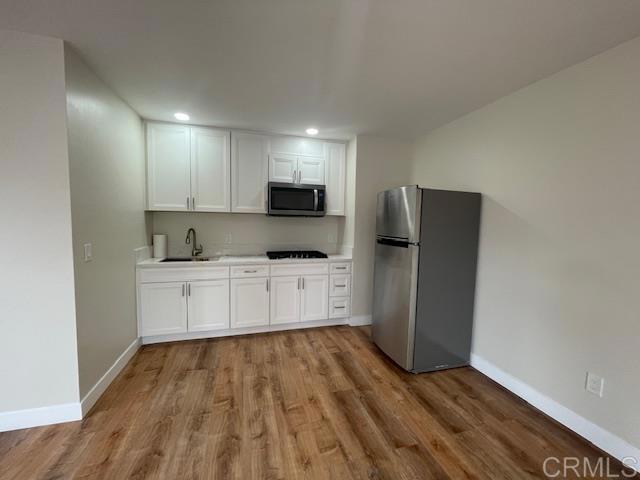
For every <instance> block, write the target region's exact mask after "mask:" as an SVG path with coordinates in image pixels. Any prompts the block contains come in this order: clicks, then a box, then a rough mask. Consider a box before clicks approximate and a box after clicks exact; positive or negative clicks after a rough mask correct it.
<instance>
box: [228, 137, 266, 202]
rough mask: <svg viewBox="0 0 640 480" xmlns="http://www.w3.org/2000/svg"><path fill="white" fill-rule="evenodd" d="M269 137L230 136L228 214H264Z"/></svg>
mask: <svg viewBox="0 0 640 480" xmlns="http://www.w3.org/2000/svg"><path fill="white" fill-rule="evenodd" d="M268 181H269V137H268V136H266V135H257V134H254V133H243V132H232V133H231V211H232V212H237V213H266V211H267V182H268Z"/></svg>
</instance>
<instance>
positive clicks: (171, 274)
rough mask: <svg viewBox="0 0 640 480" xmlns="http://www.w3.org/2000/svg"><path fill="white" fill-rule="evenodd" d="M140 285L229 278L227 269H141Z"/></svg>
mask: <svg viewBox="0 0 640 480" xmlns="http://www.w3.org/2000/svg"><path fill="white" fill-rule="evenodd" d="M138 278H139V280H140V283H157V282H190V281H194V280H216V279H218V278H229V267H191V268H189V267H187V268H141V269H139V270H138Z"/></svg>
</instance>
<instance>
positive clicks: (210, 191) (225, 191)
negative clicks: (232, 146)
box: [191, 127, 231, 212]
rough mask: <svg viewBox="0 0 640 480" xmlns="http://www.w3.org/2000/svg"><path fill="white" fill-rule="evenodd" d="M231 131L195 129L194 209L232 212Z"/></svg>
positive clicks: (192, 156)
mask: <svg viewBox="0 0 640 480" xmlns="http://www.w3.org/2000/svg"><path fill="white" fill-rule="evenodd" d="M229 155H230V154H229V132H228V131H225V130H217V129H213V128H198V127H191V210H193V211H196V212H229V211H230V210H231V185H230V181H229V179H230V161H229V158H230V156H229Z"/></svg>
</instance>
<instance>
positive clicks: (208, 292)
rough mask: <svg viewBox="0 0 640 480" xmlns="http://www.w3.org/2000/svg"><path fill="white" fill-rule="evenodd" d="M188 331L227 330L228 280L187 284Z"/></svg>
mask: <svg viewBox="0 0 640 480" xmlns="http://www.w3.org/2000/svg"><path fill="white" fill-rule="evenodd" d="M187 298H188V322H187V323H188V330H189V331H190V332H198V331H206V330H222V329H226V328H229V280H227V279H225V280H207V281H202V282H190V283H188V284H187Z"/></svg>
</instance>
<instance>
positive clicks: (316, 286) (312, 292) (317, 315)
mask: <svg viewBox="0 0 640 480" xmlns="http://www.w3.org/2000/svg"><path fill="white" fill-rule="evenodd" d="M300 280H301V286H302V290H301V299H300V320H301V321H303V322H310V321H313V320H322V319H323V318H327V316H328V309H329V306H328V303H327V302H328V300H329V277H327V276H326V275H306V276H303V277H301V279H300Z"/></svg>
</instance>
